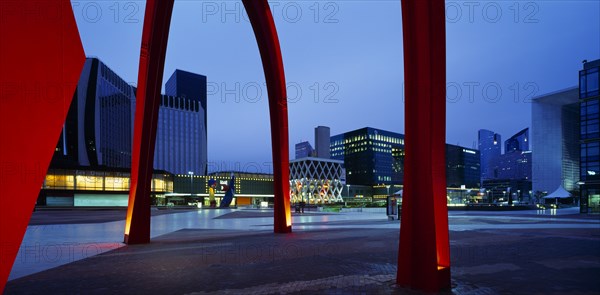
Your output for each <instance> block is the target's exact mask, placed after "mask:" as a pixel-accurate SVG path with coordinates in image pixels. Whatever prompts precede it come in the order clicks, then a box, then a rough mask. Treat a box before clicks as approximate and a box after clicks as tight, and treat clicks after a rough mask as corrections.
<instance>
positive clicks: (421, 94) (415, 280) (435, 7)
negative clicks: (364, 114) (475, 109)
mask: <svg viewBox="0 0 600 295" xmlns="http://www.w3.org/2000/svg"><path fill="white" fill-rule="evenodd" d="M444 9H445V7H444V1H443V0H428V1H423V0H402V27H403V33H404V79H405V85H406V86H405V91H406V92H405V94H406V102H405V120H406V124H405V126H406V127H405V129H406V130H405V131H406V135H405V138H406V141H405V142H406V145H405V148H406V159H405V163H404V165H405V166H404V168H405V173H404V195H403V200H402V225H401V227H400V246H399V252H398V274H397V283H398V284H399V285H402V286H407V287H411V288H415V289H420V290H425V291H434V292H435V291H439V290H443V289H448V288H450V253H449V241H448V211H447V207H446V171H445V138H446V136H445V134H446V133H445V132H446V100H445V99H446V38H445V35H446V31H445V23H444V22H445V14H444V13H445V10H444Z"/></svg>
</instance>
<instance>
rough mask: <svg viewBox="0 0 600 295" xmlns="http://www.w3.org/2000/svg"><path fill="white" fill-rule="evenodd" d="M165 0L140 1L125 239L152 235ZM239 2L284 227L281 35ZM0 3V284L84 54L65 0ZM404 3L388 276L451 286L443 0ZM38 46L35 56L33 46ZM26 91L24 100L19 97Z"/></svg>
mask: <svg viewBox="0 0 600 295" xmlns="http://www.w3.org/2000/svg"><path fill="white" fill-rule="evenodd" d="M173 1H174V0H166V1H160V0H148V1H147V2H146V12H145V19H144V29H143V34H142V48H141V53H140V67H139V76H138V93H137V106H136V118H135V120H136V121H135V124H134V126H135V127H134V128H135V129H134V146H133V157H132V173H131V190H130V201H129V207H128V210H127V221H126V229H125V242H126V243H128V244H136V243H147V242H149V241H150V204H149V201H150V198H149V196H150V188H151V186H150V180H151V177H152V167H153V154H154V141H155V137H156V127H157V119H158V103H159V98H160V83H161V81H162V75H163V68H164V60H165V54H166V46H167V40H168V34H169V25H170V19H171V13H172V9H173ZM243 3H244V6H245V8H246V11H247V13H248V16H249V18H250V21H251V24H252V27H253V29H254V33H255V36H256V41H257V43H258V47H259V50H260V54H261V59H262V63H263V69H264V72H265V79H266V81H267V88H268V92H269V110H270V119H271V137H272V152H273V162H274V165H273V166H274V169H273V172H274V183H275V184H274V185H275V217H274V231H275V232H276V233H287V232H291V229H292V227H291V213H290V207H289V182H288V178H289V177H288V174H289V171H288V169H289V168H288V162H289V158H288V157H289V155H288V121H287V120H288V116H287V100H286V86H285V76H284V70H283V62H282V57H281V51H280V46H279V40H278V37H277V32H276V29H275V24H274V21H273V17H272V14H271V11H270V9H269V6H268V3H267V1H266V0H254V1H253V0H243ZM29 6H30V7H29ZM41 6H43V7H41ZM0 12H1V15H0V16H1V19H0V33H1V34H0V36H1V38H2V42H0V83H1V84H0V98H1V101H0V103H1V104H0V130H1V134H2V136H3V138H6V139H8V140H10V142H12V143H17V144H2V145H0V157H1V158H0V164H1V166H0V187H2V188H3V193H2V195H1V197H0V202H1V204H7V203H11V206H0V213H1V214H0V293H1V292H2V291H3V289H4V286H5V284H6V281H7V279H8V275H9V273H10V269H11V266H12V264H13V263H14V261H15V257H16V255H17V252H18V249H19V246H20V243H21V241H22V239H23V235H24V233H25V230H26V228H27V224H28V222H29V218H30V216H31V212H32V208H33V206H34V205H35V201H36V198H37V195H38V193H39V189H40V186H41V184H42V182H43V179H44V176H45V173H46V170H47V168H48V165H49V163H50V160H51V158H52V153H53V150H54V147H55V145H56V138H58V136H59V134H60V130H61V126H62V124H63V122H64V120H65V117H66V113H67V111H68V108H69V105H70V103H71V99H72V95H73V91H74V90H75V87H76V84H77V81H78V78H79V75H80V72H81V68H82V66H83V63H84V61H85V56H84V53H83V49H82V47H81V42H80V39H79V37H78V31H77V25H76V23H75V19H74V17H73V11H72V8H71V5H70V2H69V1H68V0H52V1H1V2H0ZM402 14H403V31H404V55H405V56H404V59H405V83H406V97H407V101H406V138H407V139H408V141H407V142H406V154H407V157H406V163H405V165H406V167H405V169H406V173H405V180H404V182H405V188H404V194H405V196H404V200H403V201H404V202H403V205H404V206H403V212H402V213H403V214H402V215H403V218H402V227H401V236H400V248H399V255H398V274H397V282H398V284H400V285H404V286H409V287H412V288H417V289H423V290H429V291H437V290H441V289H445V288H448V287H449V286H450V258H449V247H448V216H447V211H446V209H447V208H446V199H445V170H444V169H445V167H444V162H445V161H444V142H445V72H446V71H445V54H446V53H445V24H444V21H445V18H444V1H443V0H429V1H422V0H403V1H402ZM57 36H60V38H57ZM8 41H10V42H8ZM40 48H43V52H44V56H43V57H42V58H36V56H38V55H39V49H40ZM28 98H29V99H33V101H30V102H29V103H28V102H27V99H28ZM23 131H27V132H23ZM32 141H34V144H33V142H32ZM12 159H16V160H12ZM417 188H419V196H417V195H416V193H417V190H416V189H417ZM14 196H18V197H19V198H21V199H20V200H22V201H19V202H11V199H9V198H13V197H14Z"/></svg>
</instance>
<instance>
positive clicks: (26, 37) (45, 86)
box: [0, 0, 85, 293]
mask: <svg viewBox="0 0 600 295" xmlns="http://www.w3.org/2000/svg"><path fill="white" fill-rule="evenodd" d="M84 62H85V54H84V52H83V47H82V46H81V42H80V39H79V32H78V31H77V24H76V23H75V17H74V16H73V10H72V8H71V3H70V2H69V1H68V0H52V1H4V0H2V1H0V134H1V135H2V144H0V186H1V187H2V193H1V194H0V204H2V205H1V206H0V293H2V292H3V290H4V287H5V285H6V281H7V279H8V276H9V274H10V270H11V268H12V266H13V263H14V262H15V258H16V256H17V253H18V251H19V247H20V245H21V241H22V240H23V236H24V234H25V231H26V229H27V225H28V223H29V218H30V217H31V213H32V211H33V208H34V206H35V203H36V200H37V197H38V194H39V191H40V188H41V187H42V184H43V182H44V178H45V176H46V172H47V170H48V165H49V164H50V160H51V159H52V155H53V153H54V149H55V148H56V143H57V141H58V138H59V136H60V132H61V129H62V126H63V123H64V122H65V118H66V116H67V112H68V110H69V106H70V104H71V100H72V98H73V93H74V91H75V88H76V86H77V81H78V80H79V75H80V73H81V69H82V67H83V63H84Z"/></svg>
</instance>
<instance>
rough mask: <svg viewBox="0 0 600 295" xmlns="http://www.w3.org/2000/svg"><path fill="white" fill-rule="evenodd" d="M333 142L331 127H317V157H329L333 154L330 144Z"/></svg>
mask: <svg viewBox="0 0 600 295" xmlns="http://www.w3.org/2000/svg"><path fill="white" fill-rule="evenodd" d="M330 144H331V131H330V129H329V127H326V126H318V127H317V128H315V150H316V152H317V158H322V159H329V158H331V154H330V151H329V146H330Z"/></svg>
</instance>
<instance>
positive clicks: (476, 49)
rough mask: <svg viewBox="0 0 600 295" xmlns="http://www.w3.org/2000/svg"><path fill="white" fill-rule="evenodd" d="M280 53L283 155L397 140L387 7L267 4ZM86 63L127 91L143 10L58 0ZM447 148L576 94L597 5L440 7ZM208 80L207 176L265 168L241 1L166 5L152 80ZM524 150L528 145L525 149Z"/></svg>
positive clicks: (599, 45) (395, 74)
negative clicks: (547, 101)
mask: <svg viewBox="0 0 600 295" xmlns="http://www.w3.org/2000/svg"><path fill="white" fill-rule="evenodd" d="M270 4H271V7H272V11H273V15H274V18H275V22H276V24H277V29H278V32H279V38H280V42H281V47H282V54H283V59H284V67H285V71H286V77H287V82H288V84H289V87H288V97H289V98H290V100H292V101H293V102H290V104H289V128H290V130H289V131H290V155H291V157H293V148H294V144H295V143H298V142H300V141H302V140H309V141H310V142H311V143H313V140H314V139H313V136H314V135H313V134H314V131H313V129H314V127H316V126H318V125H325V126H329V127H331V132H332V135H335V134H339V133H342V132H346V131H350V130H354V129H358V128H361V127H365V126H371V127H375V128H381V129H385V130H389V131H394V132H399V133H403V132H404V106H403V79H404V78H403V76H404V74H403V56H402V55H403V51H402V24H401V9H400V1H399V0H397V1H396V0H385V1H270ZM72 5H73V11H74V13H75V17H76V19H77V24H78V26H79V33H80V35H81V40H82V42H83V46H84V49H85V53H86V55H88V56H96V57H99V58H100V59H101V60H102V61H104V62H105V63H106V64H107V65H108V66H109V67H111V68H112V69H113V70H114V71H115V72H116V73H117V74H119V75H120V76H121V77H123V78H124V79H125V80H126V81H129V82H131V83H132V84H135V82H136V81H137V70H138V63H139V52H140V42H141V41H140V40H141V33H142V23H143V15H144V5H145V2H139V1H72ZM446 8H447V9H446V13H447V17H446V19H447V22H446V25H447V27H446V31H447V81H448V88H447V89H448V95H447V132H446V135H447V140H446V141H447V142H448V143H452V144H459V145H462V146H466V147H476V141H477V130H478V129H481V128H486V129H490V130H493V131H496V132H498V133H500V134H502V136H503V139H505V138H508V137H510V136H511V135H513V134H514V133H516V132H518V131H519V130H521V129H523V128H526V127H530V125H531V103H530V98H531V97H532V96H537V95H541V94H544V93H548V92H552V91H556V90H560V89H564V88H567V87H571V86H576V85H577V84H578V76H577V75H578V71H579V70H580V69H581V68H582V64H581V62H582V60H584V59H587V60H594V59H598V58H600V2H599V1H465V2H463V1H446ZM175 69H183V70H187V71H191V72H196V73H200V74H203V75H206V76H207V77H208V83H209V85H208V86H209V87H208V88H209V89H208V91H209V93H208V149H209V150H208V157H209V161H210V162H212V163H211V166H209V169H210V170H228V169H246V167H252V168H247V169H249V170H252V171H256V170H258V169H257V168H256V167H257V166H260V167H263V168H261V172H270V171H268V170H269V169H270V168H269V167H270V164H268V163H269V162H270V161H271V147H270V130H269V120H268V118H269V115H268V114H269V113H268V105H267V92H266V87H265V85H264V75H263V72H262V65H261V61H260V56H259V52H258V48H257V46H256V41H255V39H254V35H253V31H252V28H251V25H250V23H249V22H248V21H247V17H246V15H245V12H244V10H243V5H242V4H241V1H189V0H187V1H184V0H176V1H175V8H174V12H173V18H172V22H171V31H170V38H169V46H168V50H167V58H166V66H165V74H164V80H165V81H166V80H167V79H168V78H169V76H170V75H171V74H172V73H173V71H174V70H175ZM534 152H535V149H534Z"/></svg>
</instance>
